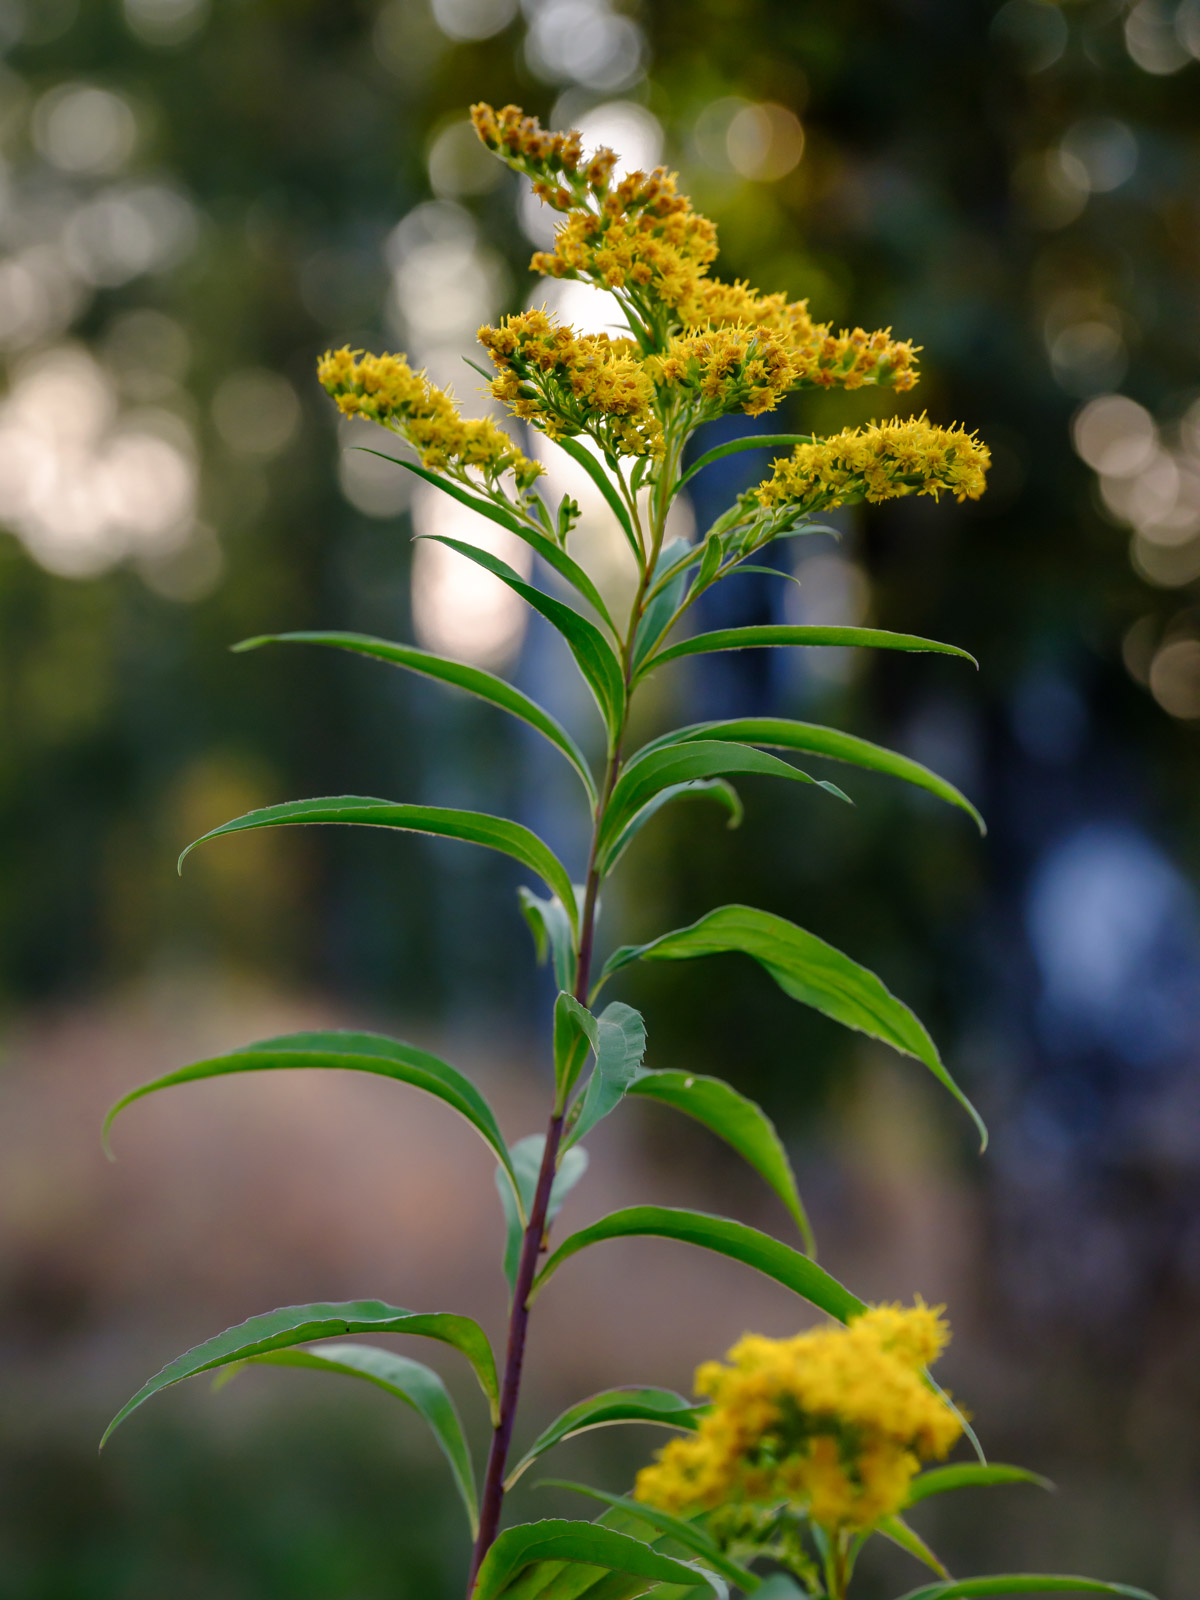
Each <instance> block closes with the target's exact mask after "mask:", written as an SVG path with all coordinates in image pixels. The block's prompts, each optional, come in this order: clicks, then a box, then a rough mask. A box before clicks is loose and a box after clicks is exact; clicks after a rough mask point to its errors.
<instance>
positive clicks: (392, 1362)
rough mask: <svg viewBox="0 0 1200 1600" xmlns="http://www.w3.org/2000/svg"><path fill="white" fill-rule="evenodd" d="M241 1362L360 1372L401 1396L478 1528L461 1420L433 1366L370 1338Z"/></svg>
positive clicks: (274, 1352)
mask: <svg viewBox="0 0 1200 1600" xmlns="http://www.w3.org/2000/svg"><path fill="white" fill-rule="evenodd" d="M245 1365H246V1366H262V1365H269V1366H275V1367H307V1368H311V1369H312V1370H313V1371H317V1372H340V1373H343V1374H345V1376H347V1377H350V1378H363V1379H365V1380H366V1381H367V1382H368V1383H373V1384H375V1385H376V1387H377V1388H380V1389H383V1390H386V1392H387V1393H388V1394H392V1395H395V1396H396V1397H397V1399H400V1400H403V1401H405V1403H406V1404H408V1405H410V1406H412V1408H413V1410H414V1411H417V1412H419V1413H420V1415H421V1416H422V1417H424V1418H425V1421H426V1422H427V1423H428V1424H429V1426H430V1428H431V1429H432V1430H433V1436H434V1438H435V1439H436V1440H437V1442H438V1445H439V1447H440V1449H441V1451H442V1454H443V1455H444V1456H445V1457H446V1460H447V1461H448V1462H449V1463H450V1471H451V1472H452V1473H453V1475H454V1483H455V1487H456V1488H457V1489H458V1493H459V1497H460V1498H461V1500H462V1503H463V1505H464V1506H465V1507H466V1511H467V1520H468V1521H469V1522H470V1525H471V1537H472V1538H474V1537H475V1536H476V1534H477V1533H478V1531H479V1505H478V1501H477V1500H476V1496H475V1471H474V1468H473V1466H472V1464H471V1451H470V1447H469V1446H468V1444H467V1441H466V1437H465V1435H464V1434H463V1430H462V1423H461V1422H460V1421H459V1419H458V1412H457V1411H456V1410H455V1409H454V1402H453V1401H452V1400H451V1398H450V1396H449V1394H448V1393H447V1390H446V1385H445V1384H444V1383H443V1382H442V1380H441V1378H440V1377H439V1376H438V1374H437V1373H436V1372H434V1371H433V1370H432V1368H430V1367H427V1366H425V1365H423V1363H421V1362H420V1361H410V1360H409V1359H408V1357H407V1356H400V1355H396V1354H395V1352H394V1351H392V1350H378V1349H376V1348H375V1346H374V1345H369V1344H327V1345H322V1346H320V1347H319V1348H317V1349H313V1350H272V1351H270V1352H269V1353H268V1354H267V1355H261V1356H250V1357H249V1358H248V1359H247V1361H246V1362H245Z"/></svg>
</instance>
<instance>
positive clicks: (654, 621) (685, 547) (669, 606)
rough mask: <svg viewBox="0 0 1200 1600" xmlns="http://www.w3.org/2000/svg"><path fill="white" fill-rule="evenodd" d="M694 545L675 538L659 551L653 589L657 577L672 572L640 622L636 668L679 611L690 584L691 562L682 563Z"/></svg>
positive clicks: (636, 635)
mask: <svg viewBox="0 0 1200 1600" xmlns="http://www.w3.org/2000/svg"><path fill="white" fill-rule="evenodd" d="M692 549H693V546H692V545H691V543H690V542H689V541H688V540H687V539H672V540H671V541H670V542H669V543H668V544H665V545H663V547H662V549H661V550H660V551H659V552H658V560H657V561H656V562H655V563H654V570H653V572H652V573H651V574H650V579H651V584H650V587H651V592H652V591H653V584H654V580H655V579H658V578H662V577H664V576H665V575H666V574H667V573H670V574H671V575H670V577H669V578H668V580H667V582H666V583H664V584H663V585H662V587H661V588H660V589H659V590H658V593H657V594H654V597H653V599H651V601H650V603H649V605H647V607H646V609H645V611H644V612H643V614H642V617H641V620H640V621H639V623H638V626H637V633H636V634H635V635H634V642H633V656H632V666H633V668H634V671H635V672H636V670H637V668H638V667H639V666H640V665H641V663H642V662H643V661H644V660H645V659H646V657H647V656H648V655H649V653H650V651H651V650H653V648H654V646H655V645H656V644H657V643H658V640H659V638H660V637H661V635H662V634H663V632H664V630H665V629H666V626H667V624H668V623H669V622H670V620H671V618H672V617H673V616H674V615H675V612H676V610H677V608H678V606H679V602H680V601H681V600H682V599H683V595H684V590H685V589H686V588H687V566H686V564H681V563H685V558H686V557H688V556H689V555H690V554H691V551H692Z"/></svg>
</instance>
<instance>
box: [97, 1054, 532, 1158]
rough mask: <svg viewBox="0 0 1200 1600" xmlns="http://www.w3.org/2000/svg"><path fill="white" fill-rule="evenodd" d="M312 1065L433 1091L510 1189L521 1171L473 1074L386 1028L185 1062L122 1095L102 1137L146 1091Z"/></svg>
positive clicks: (150, 1092) (286, 1070)
mask: <svg viewBox="0 0 1200 1600" xmlns="http://www.w3.org/2000/svg"><path fill="white" fill-rule="evenodd" d="M309 1068H319V1069H321V1070H329V1071H340V1072H370V1073H373V1074H374V1075H375V1076H376V1077H380V1078H392V1079H394V1080H395V1081H396V1082H397V1083H407V1084H410V1085H411V1086H412V1087H413V1088H414V1089H423V1090H424V1091H425V1093H426V1094H431V1095H433V1096H434V1097H435V1098H436V1099H438V1100H441V1101H442V1102H443V1103H444V1104H445V1105H448V1106H449V1107H450V1108H451V1109H452V1110H454V1111H457V1112H458V1114H459V1116H460V1117H465V1118H466V1120H467V1121H468V1122H469V1123H470V1124H471V1126H472V1127H473V1128H474V1129H475V1131H476V1133H478V1134H479V1135H480V1137H481V1138H482V1139H483V1141H484V1143H485V1144H486V1145H487V1146H488V1148H489V1149H490V1150H492V1151H493V1153H494V1154H495V1155H496V1157H497V1158H498V1159H499V1161H500V1163H501V1165H502V1166H503V1168H504V1170H505V1172H506V1174H507V1182H508V1184H509V1187H510V1188H512V1187H514V1186H515V1185H516V1183H517V1175H516V1173H515V1171H514V1170H513V1167H512V1163H511V1162H510V1160H509V1155H508V1146H507V1144H505V1142H504V1135H503V1134H502V1133H501V1132H500V1126H499V1124H498V1123H497V1121H496V1117H495V1113H494V1112H493V1111H492V1108H491V1106H490V1105H488V1103H487V1101H486V1100H485V1099H484V1097H483V1096H482V1095H481V1094H480V1092H479V1090H478V1089H477V1088H476V1087H475V1085H474V1084H473V1083H472V1082H471V1080H470V1079H469V1078H466V1077H464V1076H463V1074H462V1073H461V1072H459V1071H458V1070H457V1069H456V1068H455V1067H452V1066H450V1065H449V1063H448V1062H445V1061H442V1060H440V1059H439V1058H438V1057H437V1056H434V1055H430V1053H429V1051H428V1050H418V1049H417V1047H416V1046H415V1045H411V1044H406V1043H405V1041H404V1040H403V1039H389V1038H387V1036H386V1035H384V1034H382V1033H353V1032H348V1031H346V1032H344V1031H342V1030H340V1029H331V1030H329V1031H327V1032H323V1033H287V1034H283V1035H281V1036H280V1037H279V1038H276V1039H263V1040H261V1041H260V1042H259V1043H258V1044H248V1045H243V1046H242V1048H241V1049H239V1050H231V1051H230V1052H229V1054H228V1055H224V1056H210V1057H209V1058H208V1059H207V1060H205V1061H193V1062H192V1063H191V1064H190V1065H188V1066H186V1067H179V1068H177V1069H176V1071H174V1072H168V1073H167V1074H166V1075H165V1076H164V1077H161V1078H155V1079H154V1080H153V1082H151V1083H143V1084H141V1085H140V1086H139V1087H138V1088H136V1089H131V1090H130V1092H129V1093H128V1094H126V1095H123V1096H122V1097H121V1099H120V1100H118V1101H117V1103H116V1105H115V1106H113V1108H112V1110H111V1111H110V1112H109V1113H108V1115H107V1117H105V1119H104V1130H103V1137H104V1140H105V1148H106V1149H107V1142H108V1133H109V1129H110V1128H111V1127H112V1125H113V1122H114V1120H115V1119H116V1117H117V1116H118V1115H119V1114H120V1113H121V1112H122V1111H123V1110H124V1109H125V1107H126V1106H129V1105H132V1104H133V1102H134V1101H135V1100H141V1099H143V1098H144V1097H145V1096H146V1095H148V1094H155V1093H156V1092H157V1091H158V1090H159V1089H172V1088H174V1087H175V1086H176V1085H177V1084H181V1083H199V1082H200V1081H201V1080H202V1079H204V1078H223V1077H227V1076H229V1075H230V1074H232V1073H238V1072H291V1071H300V1070H304V1069H309Z"/></svg>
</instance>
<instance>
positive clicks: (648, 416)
mask: <svg viewBox="0 0 1200 1600" xmlns="http://www.w3.org/2000/svg"><path fill="white" fill-rule="evenodd" d="M479 342H480V343H481V344H482V345H483V347H484V348H485V349H486V350H487V352H488V353H489V355H490V356H491V358H492V360H493V361H494V362H495V364H496V366H497V368H498V369H499V374H500V375H499V377H497V378H496V379H494V381H493V383H492V394H493V395H494V396H495V397H496V398H497V399H498V400H503V401H504V403H505V404H506V405H507V406H508V407H509V408H510V409H511V411H512V413H513V415H514V416H516V417H520V418H521V419H522V420H523V421H525V422H533V423H536V424H537V426H538V427H539V428H540V429H541V430H542V432H543V433H545V434H546V435H547V437H548V438H551V439H558V438H562V437H563V435H570V434H577V433H587V434H590V435H591V436H592V437H593V438H594V439H597V440H598V441H599V442H600V443H601V444H603V445H605V446H606V448H608V449H609V450H611V451H612V452H613V453H614V454H615V455H625V456H657V455H661V453H662V448H663V434H662V423H661V422H660V420H659V418H658V415H657V413H656V411H655V409H654V398H655V396H654V384H653V383H652V382H651V379H650V376H649V374H648V373H647V370H646V367H645V365H644V363H643V362H642V361H640V360H639V359H638V349H637V346H636V345H635V344H634V342H633V341H632V340H631V339H610V338H609V337H608V335H607V334H603V333H598V334H577V333H574V332H573V331H572V330H571V329H570V328H564V327H562V326H561V325H560V324H559V323H556V322H555V321H554V320H553V319H552V318H551V317H549V316H548V315H547V314H546V312H545V311H544V310H542V311H525V312H522V313H521V314H520V315H518V316H513V317H505V319H504V320H503V322H501V324H500V325H499V327H496V328H491V327H485V328H481V329H480V330H479Z"/></svg>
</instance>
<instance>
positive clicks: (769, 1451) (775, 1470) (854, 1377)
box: [635, 1301, 962, 1532]
mask: <svg viewBox="0 0 1200 1600" xmlns="http://www.w3.org/2000/svg"><path fill="white" fill-rule="evenodd" d="M948 1336H949V1330H948V1329H947V1326H946V1324H945V1323H944V1322H943V1321H942V1320H941V1318H940V1317H939V1316H938V1313H937V1312H936V1311H935V1310H932V1309H930V1308H929V1307H928V1306H925V1305H922V1304H921V1303H920V1302H919V1301H918V1303H917V1304H916V1305H915V1306H912V1307H909V1308H905V1307H902V1306H874V1307H872V1308H871V1309H869V1310H868V1311H866V1312H864V1313H863V1315H862V1316H860V1317H858V1318H857V1319H856V1320H855V1321H854V1322H852V1323H851V1324H850V1325H849V1327H845V1328H841V1327H836V1328H819V1329H816V1330H814V1331H812V1332H810V1333H802V1334H798V1335H797V1336H796V1337H795V1338H791V1339H767V1338H763V1337H760V1336H758V1335H755V1334H748V1335H747V1336H746V1337H745V1338H743V1339H742V1340H741V1341H740V1342H739V1343H738V1344H736V1345H735V1346H734V1347H733V1349H732V1350H730V1352H729V1356H728V1361H729V1364H728V1365H727V1366H726V1365H722V1364H721V1363H719V1362H715V1361H711V1362H707V1363H706V1364H705V1365H704V1366H702V1367H700V1368H699V1370H698V1371H697V1373H696V1391H697V1393H699V1394H701V1395H707V1396H709V1397H710V1398H711V1400H712V1402H713V1405H712V1409H711V1411H709V1412H708V1413H707V1415H706V1416H704V1417H703V1418H702V1420H701V1422H700V1426H699V1429H698V1430H697V1432H696V1433H694V1434H691V1435H689V1436H687V1437H686V1438H682V1439H675V1440H673V1441H672V1442H671V1443H670V1444H669V1445H667V1447H666V1448H665V1449H664V1450H662V1451H661V1452H660V1453H659V1456H658V1459H657V1460H656V1461H655V1463H654V1464H653V1465H652V1466H649V1467H646V1468H644V1469H643V1470H642V1472H641V1473H639V1475H638V1480H637V1487H636V1490H635V1494H636V1497H637V1499H639V1500H642V1501H644V1502H646V1503H647V1504H648V1505H656V1506H659V1507H661V1508H662V1509H663V1510H666V1511H672V1512H683V1513H689V1512H696V1511H712V1510H715V1509H716V1508H718V1507H721V1506H726V1505H731V1504H737V1503H749V1504H755V1505H787V1506H790V1507H793V1508H795V1509H796V1510H797V1511H800V1512H802V1513H803V1514H805V1515H807V1516H808V1517H810V1518H811V1519H812V1521H813V1522H815V1523H817V1524H819V1525H820V1526H821V1527H823V1528H826V1529H828V1530H829V1531H831V1532H832V1531H836V1530H841V1529H855V1530H857V1529H865V1528H870V1527H872V1526H874V1524H875V1523H877V1522H878V1521H879V1520H880V1519H881V1518H882V1517H885V1516H888V1515H890V1514H891V1513H892V1512H895V1511H898V1510H899V1509H900V1508H901V1507H902V1506H903V1505H904V1503H905V1500H906V1499H907V1496H908V1489H909V1484H910V1483H911V1481H912V1478H913V1475H914V1474H915V1473H916V1472H917V1470H918V1468H919V1466H920V1464H921V1462H922V1461H927V1460H935V1459H940V1458H941V1457H943V1456H945V1455H946V1454H947V1452H948V1451H949V1450H950V1449H951V1447H952V1446H953V1445H954V1444H955V1443H956V1442H957V1440H958V1438H959V1437H960V1435H961V1433H962V1421H961V1419H960V1417H959V1416H958V1414H957V1413H956V1412H955V1411H954V1410H953V1409H952V1408H951V1407H950V1405H949V1404H948V1402H947V1401H946V1400H945V1399H944V1398H942V1397H941V1396H940V1395H939V1394H938V1393H937V1392H936V1391H935V1390H934V1389H933V1388H932V1387H931V1386H930V1384H929V1383H928V1381H927V1380H926V1378H925V1377H924V1375H923V1372H922V1368H923V1367H924V1366H925V1365H926V1364H927V1363H929V1362H931V1361H933V1360H935V1359H936V1357H937V1356H938V1354H939V1353H940V1351H941V1349H942V1347H943V1346H944V1344H945V1343H946V1340H947V1338H948Z"/></svg>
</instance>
